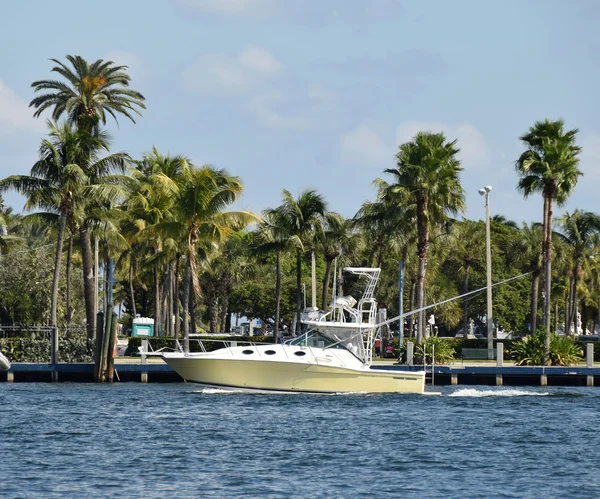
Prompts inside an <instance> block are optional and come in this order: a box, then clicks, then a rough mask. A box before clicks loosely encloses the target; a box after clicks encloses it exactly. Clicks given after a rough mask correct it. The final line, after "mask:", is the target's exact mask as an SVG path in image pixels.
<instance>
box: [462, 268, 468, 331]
mask: <svg viewBox="0 0 600 499" xmlns="http://www.w3.org/2000/svg"><path fill="white" fill-rule="evenodd" d="M468 291H469V265H467V266H466V267H465V279H464V280H463V294H465V293H468ZM468 327H469V300H468V299H466V298H465V300H464V303H463V335H464V337H465V338H466V337H467V331H468V329H467V328H468Z"/></svg>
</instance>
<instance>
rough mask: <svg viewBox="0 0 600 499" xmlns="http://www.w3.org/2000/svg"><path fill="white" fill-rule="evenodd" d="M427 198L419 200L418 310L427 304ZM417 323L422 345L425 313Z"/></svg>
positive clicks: (419, 341)
mask: <svg viewBox="0 0 600 499" xmlns="http://www.w3.org/2000/svg"><path fill="white" fill-rule="evenodd" d="M426 212H427V197H426V196H423V197H420V199H417V231H418V242H417V250H418V254H419V267H418V270H417V303H416V306H417V310H418V309H420V308H423V304H424V302H425V275H426V273H427V253H428V250H429V225H428V220H427V214H426ZM418 315H419V319H418V323H417V343H418V344H419V345H420V344H421V343H422V342H423V338H424V337H425V313H424V312H423V311H421V312H419V314H418Z"/></svg>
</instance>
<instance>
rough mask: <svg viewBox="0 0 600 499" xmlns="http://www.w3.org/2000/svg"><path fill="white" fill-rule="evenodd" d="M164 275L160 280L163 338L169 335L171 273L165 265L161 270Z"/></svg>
mask: <svg viewBox="0 0 600 499" xmlns="http://www.w3.org/2000/svg"><path fill="white" fill-rule="evenodd" d="M159 275H162V279H160V319H161V323H162V333H163V336H166V335H168V334H169V321H168V318H169V303H168V296H169V285H170V283H169V272H168V271H167V269H166V266H165V265H164V264H163V265H162V268H161V270H160V274H159Z"/></svg>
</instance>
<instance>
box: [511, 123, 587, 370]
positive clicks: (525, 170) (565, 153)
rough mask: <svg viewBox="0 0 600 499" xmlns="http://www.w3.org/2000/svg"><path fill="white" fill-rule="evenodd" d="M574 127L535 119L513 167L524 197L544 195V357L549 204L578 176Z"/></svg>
mask: <svg viewBox="0 0 600 499" xmlns="http://www.w3.org/2000/svg"><path fill="white" fill-rule="evenodd" d="M577 132H578V130H577V129H576V128H575V129H573V130H569V131H565V130H564V121H563V120H556V121H550V120H547V119H546V120H544V121H537V122H536V123H535V124H534V125H533V126H532V127H531V128H530V129H529V131H528V132H527V133H526V134H524V135H522V136H521V137H520V139H521V140H522V141H523V143H524V145H525V146H526V147H527V150H526V151H525V152H524V153H523V154H521V156H520V157H519V159H518V160H517V162H516V164H515V166H516V169H517V172H518V174H519V176H520V179H519V183H518V184H517V188H518V190H519V191H521V192H522V193H523V196H524V197H528V196H529V195H531V194H533V193H534V192H541V193H542V196H543V198H544V217H543V223H542V227H543V230H542V236H543V242H542V244H543V250H542V254H543V257H542V258H543V268H544V271H543V274H544V295H543V300H544V325H545V327H546V345H545V347H546V359H548V357H549V354H550V304H551V287H552V282H551V265H552V205H553V203H554V201H556V203H557V204H558V206H561V205H563V204H564V203H565V202H566V201H567V199H568V198H569V196H570V195H571V192H573V189H574V188H575V185H576V184H577V179H578V178H579V176H580V175H582V173H581V171H580V170H579V169H578V165H579V157H578V156H579V153H580V152H581V147H579V146H577V145H575V136H576V135H577Z"/></svg>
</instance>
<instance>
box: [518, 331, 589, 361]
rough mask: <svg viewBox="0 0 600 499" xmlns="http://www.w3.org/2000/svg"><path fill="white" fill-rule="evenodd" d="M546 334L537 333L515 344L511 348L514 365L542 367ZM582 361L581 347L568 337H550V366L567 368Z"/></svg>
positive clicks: (555, 335) (554, 335)
mask: <svg viewBox="0 0 600 499" xmlns="http://www.w3.org/2000/svg"><path fill="white" fill-rule="evenodd" d="M545 341H546V333H545V332H543V331H537V332H536V333H535V334H533V335H531V336H526V337H525V338H523V339H522V340H521V341H519V342H516V343H515V344H514V345H513V348H512V355H513V358H514V360H515V363H516V364H517V365H519V366H542V365H544V352H545ZM582 360H583V351H582V349H581V347H580V346H579V345H578V344H577V343H576V342H575V340H574V339H573V338H571V337H570V336H559V335H557V334H551V335H550V365H552V366H569V365H572V364H576V363H577V362H581V361H582Z"/></svg>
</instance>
